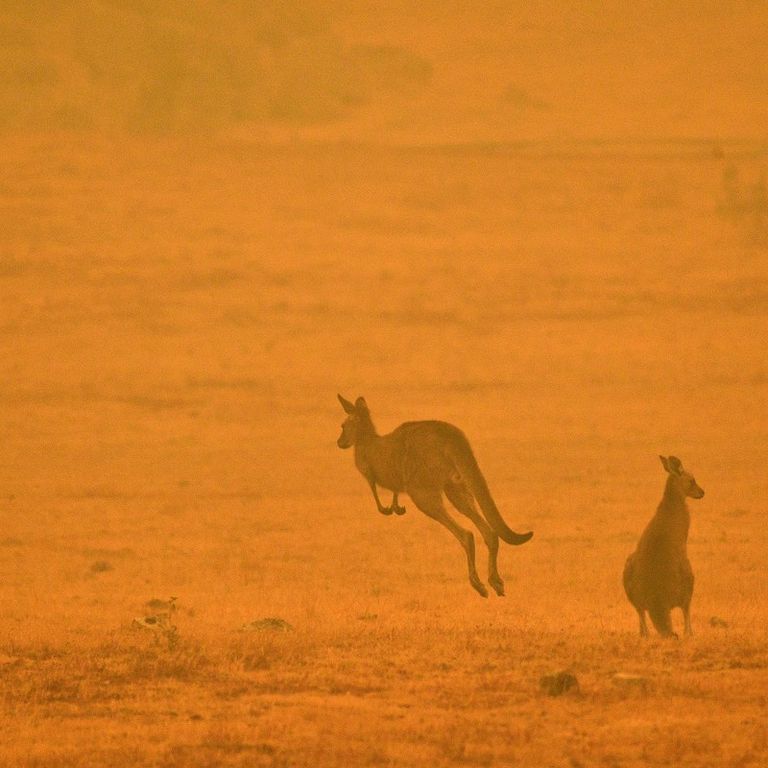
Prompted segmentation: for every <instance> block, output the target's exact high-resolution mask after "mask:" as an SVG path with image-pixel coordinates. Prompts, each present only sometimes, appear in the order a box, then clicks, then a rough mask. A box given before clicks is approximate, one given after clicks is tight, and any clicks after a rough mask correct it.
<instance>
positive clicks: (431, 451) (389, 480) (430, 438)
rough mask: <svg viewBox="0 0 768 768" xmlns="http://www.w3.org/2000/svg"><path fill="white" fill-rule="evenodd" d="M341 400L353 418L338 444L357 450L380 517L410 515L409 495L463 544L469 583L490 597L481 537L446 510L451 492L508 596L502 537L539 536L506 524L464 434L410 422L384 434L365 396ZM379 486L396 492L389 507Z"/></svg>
mask: <svg viewBox="0 0 768 768" xmlns="http://www.w3.org/2000/svg"><path fill="white" fill-rule="evenodd" d="M338 397H339V402H340V403H341V406H342V408H343V409H344V411H345V413H346V414H347V418H346V420H345V421H344V423H343V424H342V425H341V435H340V436H339V439H338V441H337V445H338V446H339V448H352V447H353V446H354V449H355V466H356V467H357V468H358V470H360V473H361V474H362V475H363V477H364V478H365V479H366V480H367V481H368V485H369V486H370V487H371V491H372V492H373V498H374V499H375V501H376V508H377V509H378V510H379V512H380V513H381V514H382V515H391V514H393V513H394V514H396V515H402V514H404V513H405V509H404V508H403V507H401V506H400V504H399V503H398V494H400V493H403V492H405V493H407V494H408V495H409V496H410V497H411V499H412V500H413V503H414V504H415V505H416V506H417V507H418V508H419V509H420V510H421V511H422V512H423V513H424V514H425V515H427V516H428V517H431V518H432V519H433V520H436V521H437V522H438V523H440V524H441V525H444V526H445V527H446V528H447V529H448V530H449V531H450V532H451V533H452V534H453V535H454V536H455V537H456V538H457V539H458V540H459V543H460V544H461V546H462V547H463V548H464V551H465V553H466V555H467V566H468V569H469V583H470V584H471V585H472V586H473V587H474V588H475V589H476V590H477V592H479V593H480V594H481V595H482V596H483V597H488V590H487V589H486V587H485V585H484V584H483V582H482V581H480V578H479V576H478V575H477V569H476V567H475V538H474V536H473V535H472V532H471V531H468V530H466V529H465V528H462V527H461V526H460V525H458V524H457V523H456V521H455V520H454V519H453V518H452V517H451V515H450V514H449V513H448V512H447V511H446V509H445V506H444V504H443V498H442V497H443V493H445V495H446V496H447V497H448V499H449V501H450V502H451V504H453V506H454V507H456V509H457V510H458V511H459V512H460V513H461V514H462V515H465V516H466V517H468V518H469V519H470V520H471V521H472V522H473V523H474V524H475V526H477V529H478V530H479V531H480V534H481V536H482V537H483V540H484V541H485V543H486V545H487V547H488V582H489V584H490V585H491V586H492V587H493V589H494V590H495V591H496V594H498V595H503V594H504V582H503V581H502V579H501V576H499V571H498V567H497V564H496V558H497V555H498V551H499V537H501V538H502V539H503V540H504V541H506V542H508V543H509V544H515V545H517V544H525V542H526V541H528V540H529V539H530V538H531V536H533V533H532V532H529V533H515V532H514V531H513V530H511V529H510V528H509V527H508V526H507V524H506V523H505V522H504V520H503V518H502V517H501V513H500V512H499V510H498V508H497V507H496V504H495V503H494V501H493V498H492V497H491V493H490V491H489V490H488V485H487V484H486V482H485V478H484V477H483V474H482V472H481V471H480V467H479V466H478V464H477V460H476V459H475V455H474V454H473V453H472V448H471V447H470V445H469V441H468V440H467V438H466V437H465V436H464V433H463V432H462V431H461V430H460V429H458V428H457V427H454V426H453V425H452V424H447V423H446V422H444V421H409V422H406V423H405V424H401V425H400V426H399V427H398V428H397V429H395V430H394V431H393V432H390V433H389V434H387V435H379V434H378V433H377V432H376V428H375V427H374V425H373V421H372V420H371V413H370V411H369V410H368V405H367V404H366V402H365V400H364V399H363V398H362V397H358V398H357V400H356V401H355V403H354V404H353V403H351V402H350V401H349V400H346V399H345V398H343V397H342V396H341V395H339V396H338ZM377 486H381V487H382V488H386V489H388V490H390V491H392V493H393V496H392V502H391V504H390V505H389V506H388V507H385V506H384V505H383V504H382V503H381V500H380V499H379V493H378V490H377ZM475 500H477V502H478V504H479V505H480V509H481V510H482V514H480V512H478V509H477V507H476V506H475Z"/></svg>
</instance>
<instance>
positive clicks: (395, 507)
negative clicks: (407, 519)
mask: <svg viewBox="0 0 768 768" xmlns="http://www.w3.org/2000/svg"><path fill="white" fill-rule="evenodd" d="M392 511H393V512H394V513H395V514H396V515H404V514H405V507H401V506H400V505H399V504H395V505H393V506H392Z"/></svg>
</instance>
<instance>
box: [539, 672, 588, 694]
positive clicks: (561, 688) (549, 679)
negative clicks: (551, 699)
mask: <svg viewBox="0 0 768 768" xmlns="http://www.w3.org/2000/svg"><path fill="white" fill-rule="evenodd" d="M539 685H540V686H541V690H542V691H544V693H546V694H547V695H549V696H562V695H563V694H564V693H568V691H574V692H576V693H578V692H579V690H580V688H579V681H578V680H577V679H576V675H574V674H572V673H571V672H557V673H556V674H554V675H544V676H543V677H542V678H541V679H540V680H539Z"/></svg>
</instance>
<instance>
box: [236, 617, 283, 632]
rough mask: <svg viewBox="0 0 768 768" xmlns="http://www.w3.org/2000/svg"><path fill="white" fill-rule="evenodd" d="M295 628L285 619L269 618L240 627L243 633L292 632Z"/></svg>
mask: <svg viewBox="0 0 768 768" xmlns="http://www.w3.org/2000/svg"><path fill="white" fill-rule="evenodd" d="M292 630H293V627H292V626H291V625H290V624H289V623H288V622H287V621H286V620H285V619H277V618H274V617H271V616H270V617H267V618H266V619H256V621H249V622H248V623H247V624H243V626H242V627H240V631H241V632H291V631H292Z"/></svg>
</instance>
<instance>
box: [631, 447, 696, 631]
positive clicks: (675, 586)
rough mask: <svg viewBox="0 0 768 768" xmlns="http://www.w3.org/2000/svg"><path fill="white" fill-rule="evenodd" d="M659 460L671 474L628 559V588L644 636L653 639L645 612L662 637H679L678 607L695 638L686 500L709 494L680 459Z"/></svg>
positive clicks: (688, 515)
mask: <svg viewBox="0 0 768 768" xmlns="http://www.w3.org/2000/svg"><path fill="white" fill-rule="evenodd" d="M659 458H660V459H661V463H662V465H663V466H664V469H665V470H666V471H667V484H666V486H665V487H664V496H663V498H662V500H661V503H660V504H659V506H658V508H657V510H656V514H655V515H654V516H653V518H652V519H651V521H650V523H648V525H647V526H646V528H645V530H644V531H643V534H642V536H641V537H640V541H639V542H638V544H637V549H636V550H635V551H634V552H633V553H632V554H631V555H630V556H629V557H628V558H627V562H626V565H625V566H624V590H625V591H626V593H627V597H628V598H629V602H630V603H632V605H633V606H634V607H635V610H636V611H637V615H638V616H639V617H640V635H641V636H642V637H648V626H647V625H646V623H645V612H646V611H648V615H649V616H650V617H651V621H652V622H653V626H654V627H656V629H657V630H658V632H659V634H660V635H662V636H664V637H677V635H676V634H675V633H674V632H673V631H672V621H671V617H670V611H671V610H672V609H673V608H682V610H683V617H684V619H685V634H686V635H687V636H690V635H692V634H693V630H692V629H691V613H690V608H691V597H692V596H693V570H692V569H691V563H690V561H689V560H688V547H687V544H688V528H689V526H690V523H691V516H690V513H689V512H688V506H687V504H686V503H685V500H686V498H692V499H700V498H701V497H702V496H703V495H704V491H703V490H702V489H701V488H700V487H699V486H698V485H697V484H696V481H695V480H694V478H693V475H692V474H690V473H689V472H686V471H685V470H684V469H683V465H682V463H681V462H680V459H678V458H677V457H676V456H670V457H669V458H665V457H664V456H660V457H659Z"/></svg>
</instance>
